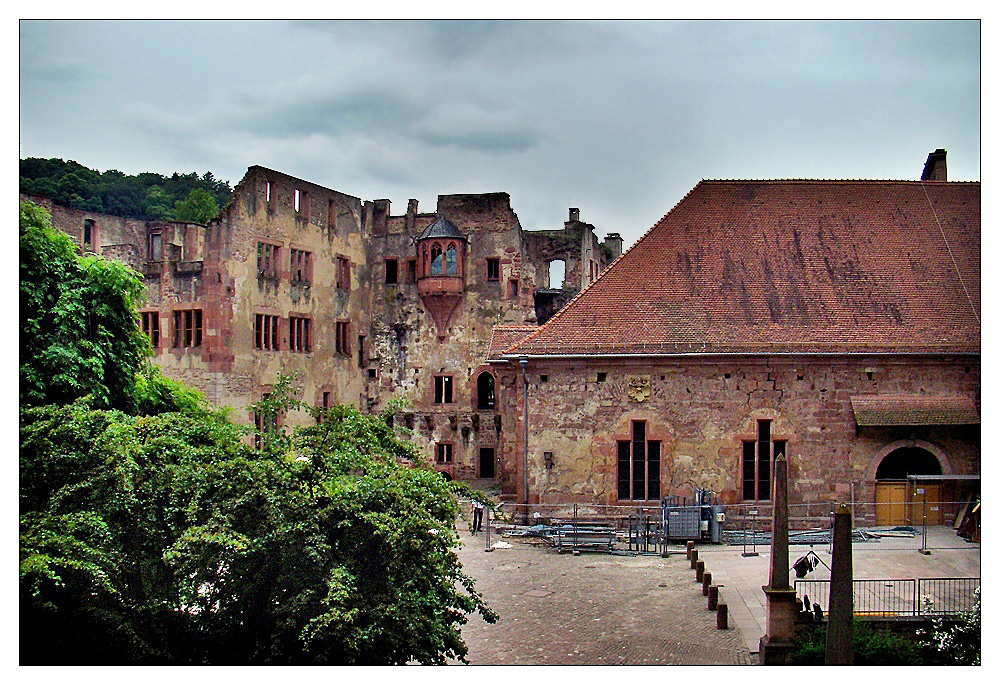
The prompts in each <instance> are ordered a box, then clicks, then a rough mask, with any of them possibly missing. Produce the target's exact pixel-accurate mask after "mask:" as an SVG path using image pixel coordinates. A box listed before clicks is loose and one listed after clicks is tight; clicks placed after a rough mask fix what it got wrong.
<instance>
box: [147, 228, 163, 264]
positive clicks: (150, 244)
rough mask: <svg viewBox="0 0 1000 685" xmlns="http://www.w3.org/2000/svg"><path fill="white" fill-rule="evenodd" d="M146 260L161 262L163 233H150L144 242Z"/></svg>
mask: <svg viewBox="0 0 1000 685" xmlns="http://www.w3.org/2000/svg"><path fill="white" fill-rule="evenodd" d="M146 258H147V259H148V260H149V261H151V262H159V261H162V260H163V232H162V231H158V230H157V231H150V232H149V236H148V240H147V242H146Z"/></svg>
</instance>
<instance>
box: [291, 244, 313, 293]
mask: <svg viewBox="0 0 1000 685" xmlns="http://www.w3.org/2000/svg"><path fill="white" fill-rule="evenodd" d="M290 261H291V267H292V283H293V284H294V285H309V284H310V283H311V282H312V252H306V251H305V250H296V249H292V250H290Z"/></svg>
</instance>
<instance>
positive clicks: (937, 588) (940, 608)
mask: <svg viewBox="0 0 1000 685" xmlns="http://www.w3.org/2000/svg"><path fill="white" fill-rule="evenodd" d="M979 587H980V579H979V578H909V579H898V578H893V579H877V580H855V581H854V615H855V616H873V617H892V616H904V617H905V616H951V615H955V614H958V613H961V612H965V611H970V610H971V609H972V608H973V607H974V606H975V603H976V590H977V589H979ZM795 594H796V597H798V598H799V599H800V600H802V603H803V605H804V608H809V609H810V610H812V609H813V608H814V606H815V605H818V606H819V608H820V610H821V611H822V612H823V613H824V614H826V613H827V612H828V611H829V610H830V581H829V580H796V581H795Z"/></svg>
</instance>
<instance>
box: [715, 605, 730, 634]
mask: <svg viewBox="0 0 1000 685" xmlns="http://www.w3.org/2000/svg"><path fill="white" fill-rule="evenodd" d="M715 627H716V628H718V629H719V630H726V629H727V628H729V605H728V604H726V603H725V602H723V601H721V600H720V601H719V603H718V605H716V607H715Z"/></svg>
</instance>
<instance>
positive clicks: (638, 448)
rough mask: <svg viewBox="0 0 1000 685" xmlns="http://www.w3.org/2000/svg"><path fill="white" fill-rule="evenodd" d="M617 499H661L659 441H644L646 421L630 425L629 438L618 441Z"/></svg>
mask: <svg viewBox="0 0 1000 685" xmlns="http://www.w3.org/2000/svg"><path fill="white" fill-rule="evenodd" d="M618 499H619V501H620V500H658V499H660V441H659V440H647V439H646V422H645V421H633V422H632V439H631V440H619V441H618Z"/></svg>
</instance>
